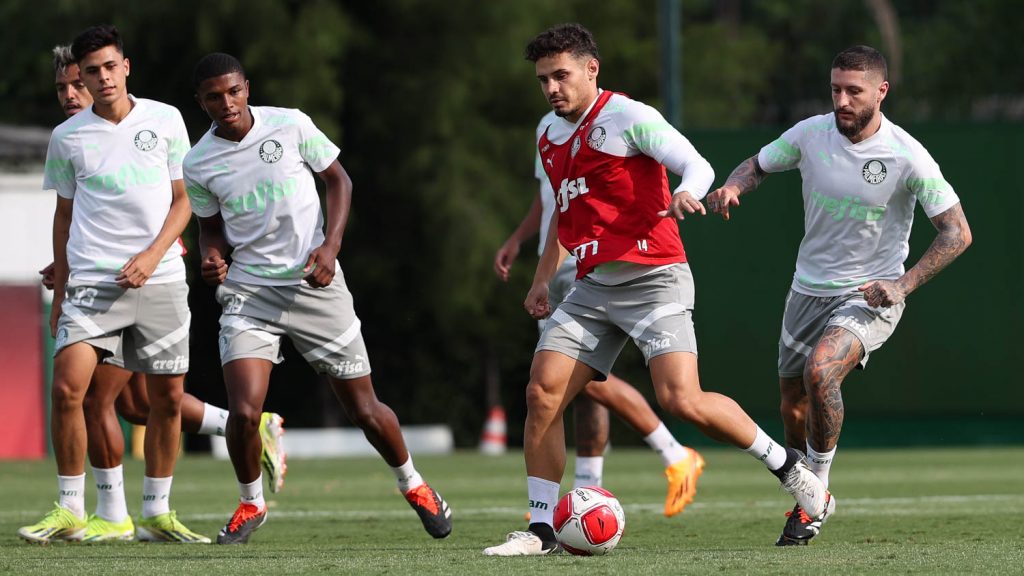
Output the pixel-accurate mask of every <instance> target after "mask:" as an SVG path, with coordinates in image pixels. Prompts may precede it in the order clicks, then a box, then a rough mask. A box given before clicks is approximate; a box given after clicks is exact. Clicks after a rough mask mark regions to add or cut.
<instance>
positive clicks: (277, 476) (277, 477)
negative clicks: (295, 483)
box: [260, 412, 288, 493]
mask: <svg viewBox="0 0 1024 576" xmlns="http://www.w3.org/2000/svg"><path fill="white" fill-rule="evenodd" d="M283 437H284V418H282V417H281V415H280V414H275V413H273V412H264V413H263V415H262V416H260V441H261V442H263V453H262V454H261V456H260V464H262V465H263V470H264V471H265V472H266V473H267V483H268V484H269V485H270V491H271V492H274V493H277V492H280V491H281V489H282V488H284V475H285V474H287V473H288V464H287V463H286V462H285V459H286V457H287V454H286V453H285V450H284V443H283V442H282V441H281V440H282V438H283Z"/></svg>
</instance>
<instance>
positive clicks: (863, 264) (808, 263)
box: [757, 114, 960, 296]
mask: <svg viewBox="0 0 1024 576" xmlns="http://www.w3.org/2000/svg"><path fill="white" fill-rule="evenodd" d="M757 161H758V163H759V164H760V165H761V168H762V169H763V170H764V171H765V172H781V171H783V170H791V169H793V168H799V169H800V176H801V178H802V179H803V196H804V238H803V240H802V241H801V242H800V251H799V253H798V255H797V261H796V274H795V275H794V278H793V285H792V286H793V290H795V291H796V292H799V293H801V294H807V295H810V296H837V295H840V294H846V293H850V292H855V291H856V290H857V287H858V286H860V285H861V284H863V283H865V282H867V281H869V280H879V279H885V280H895V279H897V278H899V277H900V276H902V275H903V272H904V268H903V261H904V260H906V258H907V254H908V252H909V250H910V243H909V240H910V228H911V225H912V224H913V222H914V205H915V204H916V203H918V202H920V203H921V206H922V207H923V208H924V211H925V214H927V215H928V217H929V218H931V217H933V216H936V215H938V214H941V213H943V212H945V211H946V210H948V209H949V208H951V207H953V206H955V205H956V204H957V203H958V202H959V201H960V199H959V198H958V197H957V195H956V193H955V192H954V191H953V188H952V186H950V185H949V183H948V182H946V180H945V179H944V178H943V177H942V172H941V171H940V170H939V165H938V164H936V163H935V160H933V159H932V157H931V155H930V154H928V151H927V150H925V148H924V146H922V145H921V144H920V143H919V142H918V141H917V140H915V139H914V138H913V137H912V136H910V135H909V134H907V133H906V132H905V131H904V130H903V129H902V128H900V127H899V126H896V125H895V124H893V123H892V122H889V120H888V119H887V118H885V117H884V116H883V117H882V125H881V127H880V128H879V130H878V132H876V133H875V134H874V135H872V136H871V137H869V138H867V139H865V140H863V141H861V142H858V143H856V144H852V143H851V142H850V141H849V140H848V139H847V138H846V137H845V136H843V135H842V134H840V133H839V131H838V130H837V129H836V123H835V115H834V114H825V115H822V116H814V117H811V118H808V119H806V120H803V121H801V122H799V123H797V124H796V125H795V126H793V127H792V128H790V129H789V130H787V131H786V132H785V133H783V134H782V136H781V137H780V138H779V139H777V140H775V141H774V142H772V143H770V144H768V145H767V146H765V147H764V148H762V149H761V152H760V153H759V154H758V156H757Z"/></svg>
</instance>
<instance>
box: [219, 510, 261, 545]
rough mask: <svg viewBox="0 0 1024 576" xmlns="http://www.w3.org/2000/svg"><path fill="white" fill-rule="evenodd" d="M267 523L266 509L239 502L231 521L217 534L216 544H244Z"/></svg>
mask: <svg viewBox="0 0 1024 576" xmlns="http://www.w3.org/2000/svg"><path fill="white" fill-rule="evenodd" d="M266 521H267V507H266V506H264V507H263V509H262V510H261V509H260V508H258V507H257V506H256V505H254V504H247V503H245V502H241V503H239V504H238V508H237V509H236V510H235V513H234V514H232V515H231V520H230V521H228V523H227V525H226V526H224V527H223V528H221V529H220V533H219V534H217V544H245V543H246V542H248V541H249V537H250V536H252V533H253V532H255V531H256V530H257V529H259V527H260V526H263V523H264V522H266Z"/></svg>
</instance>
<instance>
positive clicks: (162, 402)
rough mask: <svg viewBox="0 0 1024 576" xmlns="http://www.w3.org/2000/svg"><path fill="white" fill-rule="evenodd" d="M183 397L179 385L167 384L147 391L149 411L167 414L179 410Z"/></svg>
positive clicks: (183, 393)
mask: <svg viewBox="0 0 1024 576" xmlns="http://www.w3.org/2000/svg"><path fill="white" fill-rule="evenodd" d="M184 397H185V392H184V390H182V389H181V387H180V386H167V387H162V388H160V389H158V390H150V392H149V404H150V405H149V412H150V413H153V412H156V413H157V414H159V415H161V416H163V415H169V414H176V413H179V412H181V401H182V398H184ZM147 416H148V415H147Z"/></svg>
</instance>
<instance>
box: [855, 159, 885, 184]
mask: <svg viewBox="0 0 1024 576" xmlns="http://www.w3.org/2000/svg"><path fill="white" fill-rule="evenodd" d="M885 174H886V170H885V164H883V163H882V161H881V160H868V161H867V163H865V164H864V167H863V168H861V170H860V175H861V176H863V177H864V181H865V182H867V183H868V184H881V183H882V182H883V181H884V180H885Z"/></svg>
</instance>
